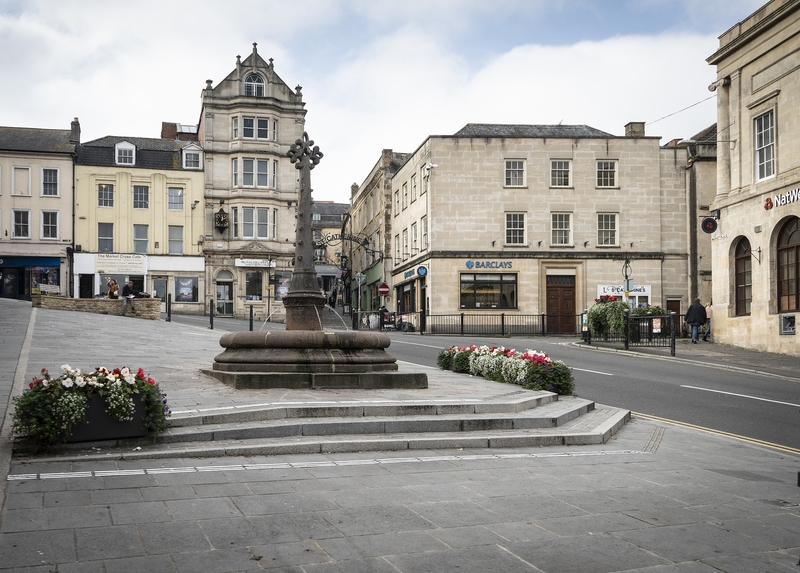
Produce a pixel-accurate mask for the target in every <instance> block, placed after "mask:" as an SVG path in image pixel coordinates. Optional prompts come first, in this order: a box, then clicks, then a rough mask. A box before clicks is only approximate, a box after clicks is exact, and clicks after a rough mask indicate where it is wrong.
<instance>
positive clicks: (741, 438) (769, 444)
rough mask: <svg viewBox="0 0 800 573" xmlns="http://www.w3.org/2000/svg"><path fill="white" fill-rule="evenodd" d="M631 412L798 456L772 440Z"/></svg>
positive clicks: (794, 450) (793, 450)
mask: <svg viewBox="0 0 800 573" xmlns="http://www.w3.org/2000/svg"><path fill="white" fill-rule="evenodd" d="M631 414H632V415H633V416H634V417H635V418H642V419H643V420H651V421H653V422H664V423H665V424H672V425H673V426H680V427H682V428H690V429H692V430H700V431H701V432H706V433H708V434H714V435H716V436H725V437H726V438H733V439H734V440H739V441H740V442H745V443H747V444H753V445H756V446H763V447H765V448H771V449H773V450H778V451H779V452H784V453H787V454H794V455H796V456H800V449H798V448H792V447H789V446H782V445H780V444H774V443H772V442H765V441H763V440H756V439H755V438H748V437H747V436H740V435H738V434H731V433H729V432H723V431H721V430H714V429H712V428H706V427H704V426H696V425H694V424H687V423H686V422H678V421H677V420H670V419H669V418H659V417H658V416H651V415H650V414H641V413H639V412H631Z"/></svg>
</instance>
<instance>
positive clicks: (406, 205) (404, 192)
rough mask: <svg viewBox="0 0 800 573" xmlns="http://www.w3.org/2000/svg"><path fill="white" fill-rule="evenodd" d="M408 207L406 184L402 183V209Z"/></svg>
mask: <svg viewBox="0 0 800 573" xmlns="http://www.w3.org/2000/svg"><path fill="white" fill-rule="evenodd" d="M406 207H408V183H403V209H405V208H406Z"/></svg>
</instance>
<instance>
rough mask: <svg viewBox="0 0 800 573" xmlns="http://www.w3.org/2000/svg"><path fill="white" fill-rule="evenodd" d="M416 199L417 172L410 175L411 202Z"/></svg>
mask: <svg viewBox="0 0 800 573" xmlns="http://www.w3.org/2000/svg"><path fill="white" fill-rule="evenodd" d="M416 200H417V174H416V173H415V174H414V175H412V176H411V202H412V203H413V202H414V201H416Z"/></svg>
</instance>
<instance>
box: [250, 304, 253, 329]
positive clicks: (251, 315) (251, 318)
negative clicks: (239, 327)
mask: <svg viewBox="0 0 800 573" xmlns="http://www.w3.org/2000/svg"><path fill="white" fill-rule="evenodd" d="M250 332H253V305H252V304H251V305H250Z"/></svg>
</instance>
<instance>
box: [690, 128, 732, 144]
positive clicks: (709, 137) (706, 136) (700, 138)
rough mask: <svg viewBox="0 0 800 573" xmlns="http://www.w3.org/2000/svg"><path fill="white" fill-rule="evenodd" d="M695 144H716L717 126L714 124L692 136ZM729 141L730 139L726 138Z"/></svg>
mask: <svg viewBox="0 0 800 573" xmlns="http://www.w3.org/2000/svg"><path fill="white" fill-rule="evenodd" d="M691 139H693V140H694V141H695V142H697V143H716V142H717V124H716V123H714V124H712V125H709V126H708V127H707V128H705V129H704V130H703V131H701V132H700V133H697V134H695V135H693V136H692V138H691ZM728 139H730V138H728Z"/></svg>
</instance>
